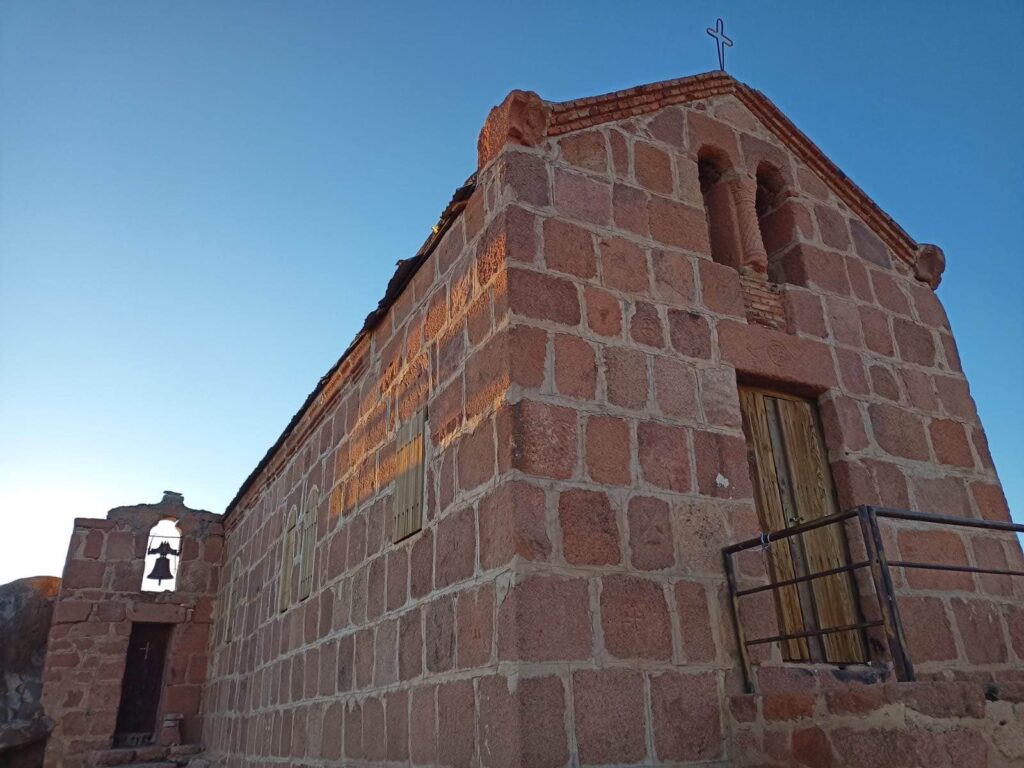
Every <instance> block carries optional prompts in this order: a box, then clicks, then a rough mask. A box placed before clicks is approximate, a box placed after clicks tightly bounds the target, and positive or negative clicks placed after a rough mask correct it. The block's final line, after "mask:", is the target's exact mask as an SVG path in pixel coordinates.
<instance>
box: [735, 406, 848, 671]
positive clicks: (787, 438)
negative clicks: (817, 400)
mask: <svg viewBox="0 0 1024 768" xmlns="http://www.w3.org/2000/svg"><path fill="white" fill-rule="evenodd" d="M740 406H741V410H742V413H743V431H744V433H745V435H746V438H747V452H748V457H749V460H750V471H751V475H752V476H753V479H754V488H755V490H754V493H755V499H756V503H757V512H758V517H759V521H760V524H761V528H762V530H764V531H766V532H771V531H777V530H780V529H783V528H788V527H790V526H793V525H797V524H798V523H802V522H808V521H810V520H815V519H817V518H819V517H823V516H825V515H830V514H833V513H834V512H837V511H838V506H837V504H836V496H835V490H834V488H833V485H832V476H831V473H830V471H829V465H828V457H827V454H826V452H825V442H824V439H823V438H822V433H821V426H820V422H819V418H818V412H817V407H816V406H815V404H814V403H813V402H811V401H809V400H804V399H801V398H797V397H791V396H789V395H784V394H780V393H776V392H769V391H765V390H760V389H755V388H749V387H741V388H740ZM766 554H767V557H768V566H769V575H770V577H771V579H772V581H785V580H787V579H792V578H797V577H800V576H804V575H808V574H811V573H818V572H821V571H827V570H830V569H833V568H839V567H842V566H845V565H848V564H849V562H850V558H849V551H848V547H847V542H846V536H845V531H844V529H843V527H842V524H838V525H828V526H825V527H823V528H818V529H816V530H813V531H808V532H807V533H805V534H802V535H800V536H792V537H789V538H786V539H781V540H779V541H776V542H774V543H771V544H769V545H768V548H767V553H766ZM774 594H775V599H776V608H777V611H778V615H779V624H780V630H781V632H782V633H784V634H795V633H799V632H805V631H809V630H812V629H826V628H830V627H840V626H845V625H848V624H856V623H858V622H859V621H860V618H859V617H860V611H859V609H858V606H857V600H856V590H855V587H854V583H853V580H852V578H851V576H850V574H849V573H840V574H833V575H831V576H825V577H822V578H819V579H814V580H813V581H811V582H809V583H804V584H798V585H790V586H786V587H781V588H780V589H777V590H774ZM782 650H783V657H784V658H785V659H786V660H787V661H827V662H833V663H849V662H865V661H867V656H866V652H865V647H864V639H863V635H862V634H861V632H860V631H859V630H858V631H853V630H851V631H848V632H837V633H833V634H828V635H823V636H821V638H820V640H818V639H817V638H796V639H792V640H786V641H784V642H783V646H782Z"/></svg>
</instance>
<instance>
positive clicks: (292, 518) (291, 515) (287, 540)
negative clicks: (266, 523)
mask: <svg viewBox="0 0 1024 768" xmlns="http://www.w3.org/2000/svg"><path fill="white" fill-rule="evenodd" d="M298 514H299V513H298V509H297V508H296V507H294V506H293V507H292V508H291V509H290V510H289V511H288V519H287V520H286V521H285V527H284V541H283V547H282V551H281V578H280V589H279V591H278V593H277V610H278V611H282V612H283V611H286V610H288V606H289V605H291V603H292V569H293V568H294V567H295V538H296V530H295V528H296V525H297V523H298Z"/></svg>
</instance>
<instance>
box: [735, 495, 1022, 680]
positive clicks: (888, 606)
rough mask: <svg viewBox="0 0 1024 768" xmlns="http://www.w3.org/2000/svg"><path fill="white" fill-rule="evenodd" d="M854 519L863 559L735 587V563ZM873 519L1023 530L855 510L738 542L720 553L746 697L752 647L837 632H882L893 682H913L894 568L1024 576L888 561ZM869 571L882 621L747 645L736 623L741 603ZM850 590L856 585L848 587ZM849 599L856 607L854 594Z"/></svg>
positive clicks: (755, 640)
mask: <svg viewBox="0 0 1024 768" xmlns="http://www.w3.org/2000/svg"><path fill="white" fill-rule="evenodd" d="M854 517H856V518H857V519H858V521H859V523H860V525H859V528H860V533H861V538H862V541H863V545H864V553H865V557H864V559H861V560H857V561H855V562H850V563H849V564H847V565H843V566H839V567H836V568H830V569H828V570H823V571H818V572H815V573H808V574H804V575H799V576H796V577H794V578H790V579H785V580H780V581H773V582H771V583H768V584H759V585H757V586H753V587H747V588H745V589H740V588H739V587H738V581H737V574H736V567H735V562H734V558H735V557H736V556H737V555H738V554H740V553H742V552H746V551H749V550H757V549H761V550H766V549H767V548H768V547H769V546H771V545H772V544H774V543H777V542H781V541H784V540H786V539H790V538H792V537H794V536H802V535H803V534H805V533H808V532H809V531H814V530H817V529H819V528H824V527H825V526H828V525H841V524H843V523H845V522H846V521H847V520H850V519H852V518H854ZM878 518H889V519H893V520H903V521H908V522H915V523H927V524H932V525H941V526H951V527H959V528H980V529H984V530H991V531H1006V532H1014V533H1017V534H1022V533H1024V525H1019V524H1016V523H1004V522H996V521H991V520H974V519H968V518H959V517H949V516H947V515H935V514H930V513H925V512H912V511H910V510H904V509H889V508H886V507H873V506H867V505H864V506H860V507H856V508H854V509H850V510H847V511H845V512H838V513H836V514H833V515H828V516H826V517H821V518H818V519H817V520H813V521H810V522H806V523H801V524H799V525H794V526H791V527H789V528H784V529H782V530H779V531H772V532H771V533H762V534H761V535H760V536H758V537H757V538H753V539H748V540H746V541H741V542H738V543H736V544H733V545H731V546H728V547H725V548H724V549H723V550H722V555H723V557H724V560H725V575H726V580H727V583H728V588H729V597H730V604H731V607H732V619H733V627H734V628H735V631H736V643H737V647H738V649H739V654H740V660H741V662H742V666H743V679H744V683H745V685H746V689H747V691H748V692H753V690H754V684H753V681H754V678H753V669H752V664H751V660H750V648H751V647H752V646H757V645H764V644H768V643H781V642H786V641H790V640H800V639H805V638H806V639H809V638H819V639H820V638H822V637H825V636H827V635H831V634H835V633H839V632H851V631H854V632H864V630H867V629H872V628H875V627H881V628H882V629H883V631H884V633H885V639H886V644H887V645H888V648H889V659H888V661H889V662H891V664H892V667H893V672H894V673H895V676H896V679H897V680H904V681H910V680H914V665H913V662H912V661H911V659H910V654H909V652H908V649H907V641H906V637H905V633H904V629H903V620H902V619H901V617H900V610H899V604H898V602H897V595H896V590H895V587H894V586H893V580H892V569H893V568H909V569H927V570H936V571H958V572H962V573H978V574H991V575H996V576H1024V571H1018V570H1011V569H1001V568H983V567H977V566H971V565H956V564H947V563H922V562H916V561H910V560H890V559H888V557H887V554H886V551H885V542H884V540H883V537H882V532H881V529H880V528H879V525H878ZM862 569H868V570H869V571H870V574H871V581H872V583H873V585H874V592H875V597H876V599H877V601H878V608H879V614H880V616H881V618H879V619H875V620H866V621H854V622H851V623H848V624H845V625H842V626H833V627H815V628H811V629H805V630H804V631H802V632H789V633H786V632H783V633H780V634H776V635H771V636H768V637H757V638H753V639H747V637H746V632H745V631H744V626H743V621H742V619H741V612H740V601H741V600H742V599H743V598H745V597H749V596H751V595H755V594H758V593H763V592H769V591H770V592H773V593H777V591H778V590H779V589H782V588H784V587H791V586H800V585H805V584H810V583H811V582H812V581H815V580H817V579H822V578H825V577H827V576H835V575H839V574H844V573H848V574H852V573H854V572H855V571H859V570H862ZM853 586H854V587H855V586H856V584H855V582H854V583H853ZM854 597H855V600H856V602H857V603H858V610H859V602H860V601H859V598H857V595H856V592H854Z"/></svg>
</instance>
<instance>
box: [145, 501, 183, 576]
mask: <svg viewBox="0 0 1024 768" xmlns="http://www.w3.org/2000/svg"><path fill="white" fill-rule="evenodd" d="M180 559H181V529H180V528H178V525H177V523H176V522H175V521H174V520H172V519H170V518H165V519H164V520H161V521H160V522H159V523H157V524H156V525H154V526H153V527H152V528H150V529H149V538H148V539H147V540H146V565H145V569H144V571H143V577H142V591H143V592H173V591H174V590H175V589H176V587H177V582H178V561H179V560H180Z"/></svg>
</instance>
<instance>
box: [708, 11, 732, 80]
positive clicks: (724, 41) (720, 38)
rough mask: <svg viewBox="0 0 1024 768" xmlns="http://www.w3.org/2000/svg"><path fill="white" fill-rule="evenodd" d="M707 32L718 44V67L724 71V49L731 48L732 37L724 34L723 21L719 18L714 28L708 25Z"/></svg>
mask: <svg viewBox="0 0 1024 768" xmlns="http://www.w3.org/2000/svg"><path fill="white" fill-rule="evenodd" d="M708 34H709V35H711V36H712V37H713V38H715V44H716V45H717V46H718V68H719V69H720V70H722V71H723V72H725V49H726V48H732V39H731V38H728V37H726V36H725V22H723V21H722V20H721V19H719V20H718V22H717V24H716V25H715V29H712V28H711V27H708Z"/></svg>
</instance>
